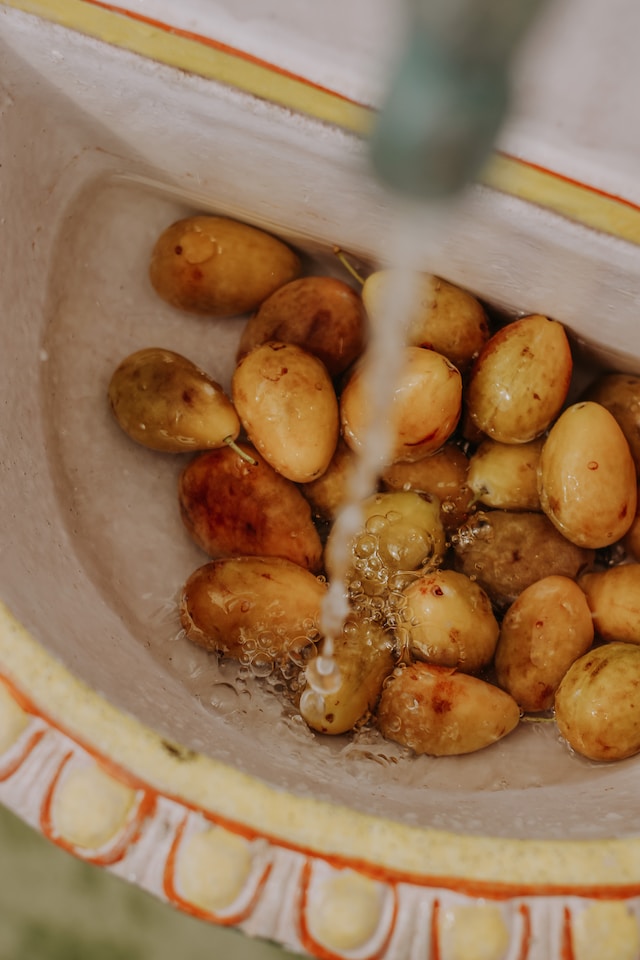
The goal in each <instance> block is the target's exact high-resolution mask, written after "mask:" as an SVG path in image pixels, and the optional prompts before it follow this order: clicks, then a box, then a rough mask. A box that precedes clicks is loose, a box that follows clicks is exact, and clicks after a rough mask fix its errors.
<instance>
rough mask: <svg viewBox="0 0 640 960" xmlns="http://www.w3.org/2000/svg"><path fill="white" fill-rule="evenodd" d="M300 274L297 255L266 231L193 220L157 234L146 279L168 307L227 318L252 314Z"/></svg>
mask: <svg viewBox="0 0 640 960" xmlns="http://www.w3.org/2000/svg"><path fill="white" fill-rule="evenodd" d="M300 270H301V264H300V259H299V257H298V256H297V254H296V253H294V251H293V250H291V249H290V247H288V246H287V245H286V244H285V243H283V242H282V241H281V240H278V239H277V238H276V237H273V236H271V234H269V233H265V231H264V230H259V229H257V228H256V227H252V226H249V224H246V223H240V222H238V221H237V220H230V219H229V218H228V217H216V216H195V217H187V218H186V219H184V220H178V221H177V222H176V223H173V224H171V226H169V227H167V229H166V230H164V231H163V232H162V233H161V234H160V236H159V237H158V239H157V241H156V244H155V246H154V248H153V252H152V255H151V264H150V267H149V275H150V279H151V283H152V285H153V287H154V289H155V290H156V292H157V293H158V294H159V296H160V297H162V299H163V300H166V301H167V303H170V304H171V305H172V306H174V307H178V308H179V309H181V310H188V311H190V312H192V313H200V314H207V315H209V316H211V317H231V316H237V315H239V314H242V313H248V312H250V311H252V310H255V309H256V308H257V307H259V306H260V304H261V303H262V301H263V300H266V299H267V297H269V296H270V295H271V294H272V293H274V292H275V291H276V290H277V289H278V288H279V287H281V286H283V285H284V284H285V283H289V281H290V280H294V279H295V278H296V277H298V276H299V275H300Z"/></svg>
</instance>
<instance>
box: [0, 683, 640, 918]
mask: <svg viewBox="0 0 640 960" xmlns="http://www.w3.org/2000/svg"><path fill="white" fill-rule="evenodd" d="M0 680H2V681H4V683H6V685H7V687H8V688H9V690H10V691H12V692H13V691H14V690H15V686H14V684H13V683H12V682H11V681H10V680H9V679H8V678H7V677H6V676H3V675H0ZM20 697H21V700H22V702H23V703H24V704H25V708H26V709H28V710H29V712H30V713H33V714H34V715H35V716H37V717H40V718H41V719H42V720H44V722H45V723H47V724H49V726H50V727H52V728H53V729H54V730H58V731H59V732H60V733H63V734H64V735H65V736H66V737H68V738H69V740H71V741H72V742H74V743H76V744H77V745H78V746H80V747H82V749H83V750H85V751H86V752H87V753H88V754H89V756H91V757H93V758H94V759H95V760H96V761H97V762H98V763H100V764H102V765H103V766H104V767H105V769H107V770H109V771H111V772H113V774H114V776H116V777H117V778H119V779H121V780H122V782H123V783H126V784H129V785H130V786H132V787H134V788H135V789H139V790H143V791H145V793H146V794H147V795H148V796H149V798H154V797H157V796H163V797H165V798H166V799H168V800H171V801H173V802H174V803H175V804H177V805H178V806H181V807H184V808H185V809H186V810H192V811H193V812H195V813H199V814H201V815H202V816H204V817H205V819H207V820H209V821H211V823H215V824H216V825H217V826H221V827H224V828H225V829H227V830H230V831H233V832H235V833H237V834H238V835H239V836H242V837H245V838H246V839H249V840H253V839H262V840H266V841H267V842H268V843H270V844H272V845H273V846H275V847H280V848H282V849H283V850H292V851H293V852H295V853H300V854H303V855H304V856H306V857H311V858H314V859H318V860H324V861H325V862H326V863H329V864H331V865H332V866H335V867H349V868H350V869H352V870H356V871H359V872H360V873H362V874H364V875H365V876H368V877H370V878H371V879H373V880H380V881H382V882H387V883H394V882H395V883H408V884H411V885H413V886H419V887H425V888H434V889H445V890H453V891H455V892H457V893H461V894H463V895H465V896H469V897H485V898H486V899H490V900H510V899H512V898H514V897H524V896H528V897H550V896H582V897H589V898H591V899H593V900H627V899H629V898H631V897H640V881H637V882H634V883H626V884H604V883H599V884H589V883H585V884H577V883H564V884H555V883H518V882H503V881H497V880H482V879H475V878H469V877H457V876H448V875H444V876H439V875H436V874H416V873H413V872H411V871H408V870H400V869H398V868H395V867H386V866H381V865H379V864H374V863H371V862H370V861H368V860H363V859H361V858H359V857H350V856H346V855H343V854H327V853H323V852H322V851H318V850H316V849H314V848H313V847H308V846H304V845H302V844H297V843H294V842H292V841H289V840H286V839H284V838H282V837H279V836H277V835H275V834H270V833H268V832H265V831H261V830H258V829H257V828H255V827H250V826H248V825H247V824H243V823H239V822H238V821H234V820H233V819H231V818H229V817H225V816H222V815H220V814H217V813H212V812H211V811H208V810H203V809H202V808H200V807H198V806H197V805H196V804H193V803H190V802H189V801H187V800H184V799H183V798H182V797H180V796H178V795H176V794H172V793H170V792H168V791H158V790H156V788H154V787H151V786H149V784H147V783H145V781H143V780H142V779H140V778H139V777H137V776H136V775H135V774H134V773H132V772H131V771H129V770H126V769H125V768H123V767H121V766H120V765H119V764H117V763H114V762H113V761H112V760H110V759H109V758H107V757H104V756H102V754H100V753H99V752H98V751H97V750H96V749H95V748H94V747H93V746H92V745H91V744H89V743H86V742H84V741H83V740H82V738H80V737H78V736H76V735H75V734H73V733H71V732H70V731H69V730H67V729H66V728H64V726H62V725H59V724H57V723H54V722H53V720H52V719H51V717H50V716H48V715H47V713H46V712H45V711H44V710H40V709H39V708H38V707H36V705H35V704H34V703H33V702H32V701H31V700H30V699H29V698H28V697H26V696H25V695H24V694H21V695H20ZM59 773H61V771H59ZM49 792H51V789H50V791H49ZM48 802H49V803H50V802H51V798H49V801H48ZM146 815H147V816H148V815H149V814H146ZM45 819H46V818H45ZM47 822H48V821H47ZM593 842H594V844H597V843H598V841H593ZM523 844H526V841H523Z"/></svg>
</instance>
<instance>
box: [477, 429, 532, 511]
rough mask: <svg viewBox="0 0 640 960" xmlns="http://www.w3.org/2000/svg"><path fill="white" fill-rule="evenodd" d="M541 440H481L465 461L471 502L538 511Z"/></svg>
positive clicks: (503, 508) (501, 507)
mask: <svg viewBox="0 0 640 960" xmlns="http://www.w3.org/2000/svg"><path fill="white" fill-rule="evenodd" d="M543 443H544V439H543V438H542V437H539V438H538V439H537V440H530V441H529V442H528V443H518V444H516V443H500V442H499V441H497V440H491V439H486V440H483V441H482V443H481V444H480V446H479V447H478V449H477V450H476V451H475V453H474V454H473V455H472V456H471V457H470V459H469V474H468V484H469V487H470V488H471V490H472V492H473V494H474V496H475V499H476V500H477V501H478V502H479V503H484V504H485V506H487V507H497V508H499V509H501V510H539V509H540V497H539V495H538V461H539V460H540V452H541V450H542V445H543Z"/></svg>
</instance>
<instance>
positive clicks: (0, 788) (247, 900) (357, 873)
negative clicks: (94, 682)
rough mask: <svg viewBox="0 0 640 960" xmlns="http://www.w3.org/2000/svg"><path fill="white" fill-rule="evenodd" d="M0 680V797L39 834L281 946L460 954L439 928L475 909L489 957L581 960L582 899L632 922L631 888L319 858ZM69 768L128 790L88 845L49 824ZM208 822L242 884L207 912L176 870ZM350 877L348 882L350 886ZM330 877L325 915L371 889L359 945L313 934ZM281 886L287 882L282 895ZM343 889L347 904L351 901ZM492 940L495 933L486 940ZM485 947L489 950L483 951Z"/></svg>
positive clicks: (364, 953)
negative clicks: (7, 709)
mask: <svg viewBox="0 0 640 960" xmlns="http://www.w3.org/2000/svg"><path fill="white" fill-rule="evenodd" d="M0 682H2V683H3V684H4V686H5V687H6V689H7V690H8V691H9V693H10V695H11V697H12V698H13V700H14V703H15V705H16V707H17V708H19V709H20V710H22V711H24V713H25V715H26V718H27V722H26V725H25V726H24V728H23V729H22V730H21V731H20V732H19V733H18V735H17V736H16V738H15V741H14V742H13V743H11V744H10V745H9V746H8V748H6V749H5V750H4V753H2V754H0V801H2V802H7V803H8V804H9V805H10V806H12V807H13V808H14V809H16V810H18V811H20V813H21V814H22V816H23V817H24V819H25V820H27V821H28V822H31V823H32V825H33V826H34V827H35V828H36V829H39V830H40V831H41V832H42V833H43V834H44V836H46V837H47V838H48V839H49V840H51V841H52V842H53V843H56V844H58V845H59V846H61V847H63V848H64V849H66V850H68V851H69V852H70V853H72V854H74V855H75V856H78V857H81V858H82V859H84V860H87V861H89V862H91V863H94V864H98V865H101V866H103V867H106V868H108V869H115V870H116V871H117V872H119V873H121V874H124V875H129V874H130V873H131V870H132V869H133V872H134V873H136V871H137V869H139V868H141V865H142V868H141V873H140V875H139V879H137V882H139V883H140V885H141V886H143V887H145V888H146V889H148V890H149V891H150V892H152V893H155V894H156V895H158V896H160V897H161V898H162V899H164V900H166V901H167V902H169V903H171V904H172V905H173V906H175V907H177V908H178V909H179V910H182V911H183V912H185V913H188V914H191V915H193V916H196V917H199V918H200V919H202V920H205V921H208V922H211V923H216V924H221V925H224V926H236V927H239V928H240V929H245V930H246V931H247V932H250V933H251V934H253V935H259V936H264V937H269V938H271V939H278V940H280V942H283V943H284V945H285V946H287V947H288V948H290V949H293V950H299V951H304V952H306V953H308V954H310V955H312V956H314V957H318V958H319V960H391V958H396V957H403V958H404V957H405V956H406V957H407V958H410V960H413V958H414V957H415V958H416V960H417V957H419V956H420V957H421V958H427V957H428V958H429V960H459V957H460V954H459V951H458V949H457V948H456V949H455V950H453V951H452V948H451V946H450V940H447V936H445V933H446V932H447V931H446V930H445V927H446V923H445V921H446V920H447V918H448V922H449V928H448V929H449V932H450V927H451V922H453V923H454V924H456V923H463V922H467V921H468V920H473V918H474V914H475V915H476V919H477V915H481V913H482V911H483V910H484V911H485V912H487V911H489V912H490V913H492V915H493V916H492V919H493V920H495V919H496V917H497V918H498V927H499V929H498V931H497V933H498V934H501V935H502V936H503V937H507V939H508V944H509V945H508V948H507V950H506V952H504V950H503V949H502V948H501V947H500V948H498V947H496V953H495V960H551V958H558V960H582V954H581V953H580V952H579V951H578V952H576V949H575V937H574V933H573V926H574V917H575V916H576V915H577V914H579V913H580V912H582V911H584V910H588V909H589V904H594V903H598V902H600V901H603V900H604V901H611V902H616V903H620V902H621V901H623V902H624V901H627V902H628V908H629V911H630V914H631V915H632V917H634V918H636V923H637V911H638V909H639V904H638V902H637V901H638V900H639V899H640V886H638V885H630V886H625V887H610V886H606V885H598V884H595V885H590V884H585V885H584V886H580V887H577V886H575V887H570V886H564V887H559V888H553V887H550V886H549V885H548V884H544V885H536V884H530V885H527V886H526V887H523V886H522V885H515V884H508V883H505V884H500V883H494V882H482V881H471V880H468V879H463V878H459V879H451V878H442V877H438V876H431V875H429V874H428V872H425V874H424V875H422V876H406V875H403V874H401V873H399V872H398V871H391V870H386V869H385V868H383V867H380V866H376V865H374V864H371V863H367V862H353V861H352V860H348V859H347V858H343V857H340V856H338V855H330V856H322V855H319V854H315V853H313V852H312V851H310V850H305V849H303V848H299V847H296V846H294V845H293V844H287V843H283V842H281V841H280V840H278V838H275V837H272V836H269V835H267V834H264V835H261V834H260V833H259V832H257V831H256V830H254V829H248V828H247V827H245V826H243V825H242V824H241V823H234V822H232V821H229V819H228V818H226V817H218V816H216V815H215V814H213V813H211V812H210V811H204V810H199V809H197V808H195V807H193V805H189V804H187V803H185V802H183V801H181V800H180V799H179V798H177V797H174V796H168V795H165V794H161V793H159V792H158V791H157V790H155V789H154V788H153V787H151V786H149V785H148V784H145V783H143V782H142V781H141V780H140V778H139V777H137V776H136V775H135V774H134V773H133V772H132V771H128V770H124V769H122V768H120V767H119V766H117V765H115V764H113V762H111V761H110V760H109V758H108V757H104V756H101V755H100V754H99V753H98V752H97V751H96V750H95V749H94V748H92V747H91V746H90V745H88V744H86V743H82V742H80V741H79V740H78V739H77V738H75V737H72V736H70V734H69V733H68V732H66V731H64V730H62V729H60V728H59V727H58V726H56V725H55V724H53V723H52V722H51V721H50V719H49V718H48V717H47V716H46V714H45V713H43V712H42V711H41V710H39V709H38V707H37V706H36V705H35V704H34V703H32V702H31V701H30V700H29V699H28V698H27V697H26V696H25V694H24V693H23V692H22V691H20V690H18V689H17V688H16V687H15V686H14V685H13V684H12V683H11V682H9V681H8V680H7V679H6V678H4V677H1V676H0ZM74 771H76V773H77V772H78V771H79V772H80V773H81V774H82V773H83V772H84V773H87V772H88V773H92V772H93V773H95V775H96V776H97V777H98V784H99V783H100V778H104V779H105V780H106V782H108V783H110V782H113V785H114V786H116V787H117V789H118V790H120V791H121V792H123V793H124V795H125V796H129V795H130V796H131V802H130V803H129V804H128V806H127V809H126V811H125V812H124V813H123V814H122V816H121V817H120V819H119V820H117V821H116V822H114V824H113V825H112V828H111V831H110V833H109V836H108V837H107V838H106V839H104V840H103V841H102V842H101V843H100V845H99V846H98V847H95V848H91V847H90V846H87V844H86V843H79V842H77V840H74V839H73V838H70V837H69V836H66V835H65V832H64V830H63V829H62V828H61V827H60V824H58V823H56V816H55V804H56V798H57V797H58V794H59V791H61V790H63V789H64V784H65V782H67V778H69V777H71V776H72V774H73V772H74ZM94 806H95V803H94ZM215 828H219V829H220V830H221V831H222V833H224V834H229V835H231V837H232V838H236V839H235V840H234V841H233V842H234V843H236V844H237V843H238V840H241V845H242V847H243V849H244V848H246V851H245V852H246V857H247V869H246V871H245V873H241V874H240V887H239V889H238V890H237V891H235V892H234V891H233V890H232V892H231V894H230V897H231V899H230V900H229V902H227V903H226V904H225V905H224V906H223V907H222V908H221V909H208V908H206V907H205V906H203V905H202V903H199V902H196V901H195V900H194V899H193V898H190V895H189V892H188V890H185V889H183V888H182V887H181V881H180V877H179V869H178V866H179V862H180V857H181V855H182V851H183V848H184V846H185V841H186V839H187V838H188V837H189V836H194V835H195V836H196V837H197V836H198V835H202V834H205V833H207V832H210V831H211V830H212V829H214V830H215ZM349 877H352V878H353V884H352V886H351V887H350V886H349ZM205 880H206V876H205ZM334 882H337V883H341V884H342V886H341V887H340V888H339V894H338V901H334V903H333V906H331V905H330V907H329V911H330V910H331V909H338V908H339V909H340V912H341V914H344V912H345V902H346V910H347V913H348V914H349V911H351V913H353V911H354V910H355V911H356V912H357V910H358V909H361V912H362V909H363V908H362V897H361V896H360V899H359V900H358V896H359V895H360V894H361V893H362V889H360V890H358V884H360V887H361V888H362V887H363V886H364V887H365V888H366V890H365V892H367V893H368V894H370V895H371V896H373V901H372V902H373V903H374V908H373V910H369V916H368V924H367V923H366V922H365V923H364V925H363V927H362V930H363V931H364V932H363V933H362V942H358V941H357V937H358V933H357V932H356V934H355V935H354V934H352V935H351V939H350V940H349V942H348V943H346V945H345V940H344V937H342V940H341V939H340V937H339V936H338V934H337V933H336V932H335V931H334V930H332V924H331V914H330V912H329V920H328V922H327V919H326V910H325V914H324V915H323V921H324V926H323V928H322V929H323V931H324V932H321V933H318V929H319V927H318V921H317V918H318V916H319V915H320V913H319V908H318V903H319V902H320V901H321V897H322V891H323V890H325V889H327V888H328V887H330V885H331V884H332V883H334ZM283 883H284V886H285V887H286V889H287V890H288V895H287V896H286V897H285V898H283V896H282V891H283ZM345 884H346V886H345ZM352 893H353V908H352V907H351V906H350V900H349V898H350V896H351V894H352ZM370 899H371V897H370ZM365 901H366V898H365ZM321 905H322V904H321ZM366 907H367V904H366V902H365V908H366ZM478 911H480V914H478ZM283 913H284V916H283ZM534 914H535V924H534V920H533V916H534ZM349 915H350V914H349ZM314 917H315V919H314ZM451 918H453V921H452V920H451ZM366 919H367V917H366V916H365V920H366ZM534 926H535V930H536V936H534V935H533V929H534ZM541 929H544V930H547V933H546V934H545V936H546V938H547V939H546V942H541V940H540V936H539V932H540V930H541ZM283 931H287V932H286V933H283ZM354 936H355V938H356V939H355V941H354V939H353V937H354ZM638 936H639V937H640V926H638ZM499 942H500V938H499V937H498V939H497V940H496V943H499ZM639 942H640V940H639ZM447 944H449V945H447ZM498 949H499V952H497V951H498ZM407 951H409V952H407ZM484 955H485V954H483V956H484ZM486 955H487V956H489V957H491V952H490V951H489V953H487V954H486ZM491 960H494V958H493V957H491ZM589 960H590V958H589Z"/></svg>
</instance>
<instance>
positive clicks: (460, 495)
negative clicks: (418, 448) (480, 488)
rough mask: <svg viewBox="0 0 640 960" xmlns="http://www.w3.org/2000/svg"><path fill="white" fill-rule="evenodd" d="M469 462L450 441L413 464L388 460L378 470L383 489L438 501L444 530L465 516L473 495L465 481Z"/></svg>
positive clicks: (462, 521) (467, 514) (462, 520)
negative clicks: (426, 496) (380, 473)
mask: <svg viewBox="0 0 640 960" xmlns="http://www.w3.org/2000/svg"><path fill="white" fill-rule="evenodd" d="M468 470H469V461H468V460H467V457H466V456H465V454H464V453H463V452H462V450H461V449H460V448H459V447H457V446H456V445H455V444H454V443H445V445H444V447H441V449H440V450H437V451H436V452H435V453H433V454H431V456H429V457H424V458H423V459H422V460H416V461H414V462H413V463H406V462H404V463H392V464H390V465H389V466H388V467H385V468H384V470H383V471H382V477H381V481H382V488H383V489H384V490H414V491H415V492H416V493H427V494H429V495H430V496H432V497H437V498H438V500H439V501H440V518H441V520H442V523H443V526H444V528H445V530H453V529H455V528H456V527H459V526H460V524H461V523H464V521H465V520H466V519H467V517H468V516H469V510H470V507H471V501H472V498H473V495H472V493H471V490H470V489H469V486H468V484H467V474H468Z"/></svg>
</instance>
